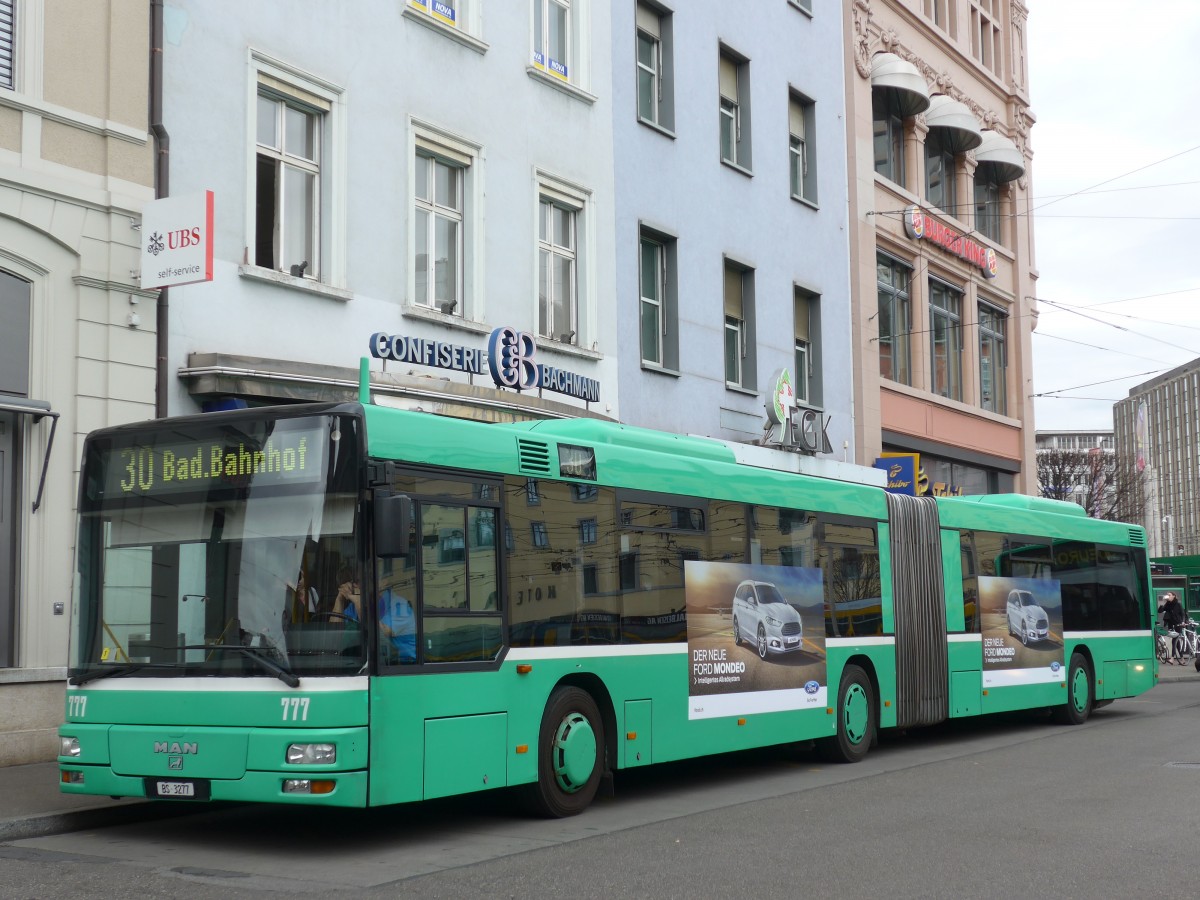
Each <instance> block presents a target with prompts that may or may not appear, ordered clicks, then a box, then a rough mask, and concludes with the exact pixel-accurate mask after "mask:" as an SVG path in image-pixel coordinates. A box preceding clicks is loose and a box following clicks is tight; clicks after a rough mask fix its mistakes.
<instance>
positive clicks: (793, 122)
mask: <svg viewBox="0 0 1200 900" xmlns="http://www.w3.org/2000/svg"><path fill="white" fill-rule="evenodd" d="M816 113H817V109H816V104H815V103H813V102H812V101H811V100H809V99H808V98H807V97H803V96H801V95H800V94H797V93H794V92H793V93H792V94H791V96H790V97H789V98H788V132H789V147H788V152H789V162H790V165H791V187H792V196H793V197H794V198H795V199H797V200H807V201H808V202H809V203H816V202H817V159H816V142H815V141H814V140H813V138H814V136H815V133H816V117H817V116H816Z"/></svg>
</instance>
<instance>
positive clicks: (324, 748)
mask: <svg viewBox="0 0 1200 900" xmlns="http://www.w3.org/2000/svg"><path fill="white" fill-rule="evenodd" d="M287 761H288V765H291V766H330V765H333V764H334V763H335V762H337V745H336V744H289V745H288V748H287Z"/></svg>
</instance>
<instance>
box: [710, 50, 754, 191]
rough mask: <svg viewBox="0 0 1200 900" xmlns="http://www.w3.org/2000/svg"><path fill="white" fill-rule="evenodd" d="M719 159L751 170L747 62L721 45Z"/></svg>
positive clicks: (719, 67) (748, 73) (748, 67)
mask: <svg viewBox="0 0 1200 900" xmlns="http://www.w3.org/2000/svg"><path fill="white" fill-rule="evenodd" d="M718 70H719V71H718V81H719V87H720V91H719V93H720V117H721V162H724V163H728V164H729V165H731V166H737V167H738V168H739V169H745V170H746V171H749V170H750V64H749V63H748V62H747V61H746V60H744V59H740V58H738V57H736V56H734V55H733V54H732V53H730V52H729V51H727V50H725V49H722V50H721V52H720V57H719V65H718Z"/></svg>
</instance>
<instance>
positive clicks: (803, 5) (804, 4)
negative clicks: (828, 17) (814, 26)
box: [788, 0, 812, 15]
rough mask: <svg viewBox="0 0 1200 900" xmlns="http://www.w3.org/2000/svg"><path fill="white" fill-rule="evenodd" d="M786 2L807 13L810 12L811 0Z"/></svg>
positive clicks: (789, 0)
mask: <svg viewBox="0 0 1200 900" xmlns="http://www.w3.org/2000/svg"><path fill="white" fill-rule="evenodd" d="M788 3H790V4H792V6H794V7H796V8H797V9H802V10H804V11H805V12H806V13H808V14H809V15H811V14H812V0H788Z"/></svg>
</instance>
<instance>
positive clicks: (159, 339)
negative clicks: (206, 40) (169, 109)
mask: <svg viewBox="0 0 1200 900" xmlns="http://www.w3.org/2000/svg"><path fill="white" fill-rule="evenodd" d="M162 94H163V0H150V133H151V134H152V135H153V136H154V196H155V198H160V197H166V196H168V195H169V194H170V183H171V182H170V171H171V157H170V152H171V137H170V135H168V134H167V129H166V127H165V126H164V125H163V121H162ZM144 239H145V236H144V235H143V240H144ZM167 312H168V310H167V289H166V288H165V287H164V288H159V289H158V306H157V309H156V317H155V327H156V328H157V334H156V335H155V356H156V360H155V371H154V414H155V415H156V416H157V417H158V418H160V419H161V418H163V417H164V416H166V414H167V325H168V322H169V318H168V315H167Z"/></svg>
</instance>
